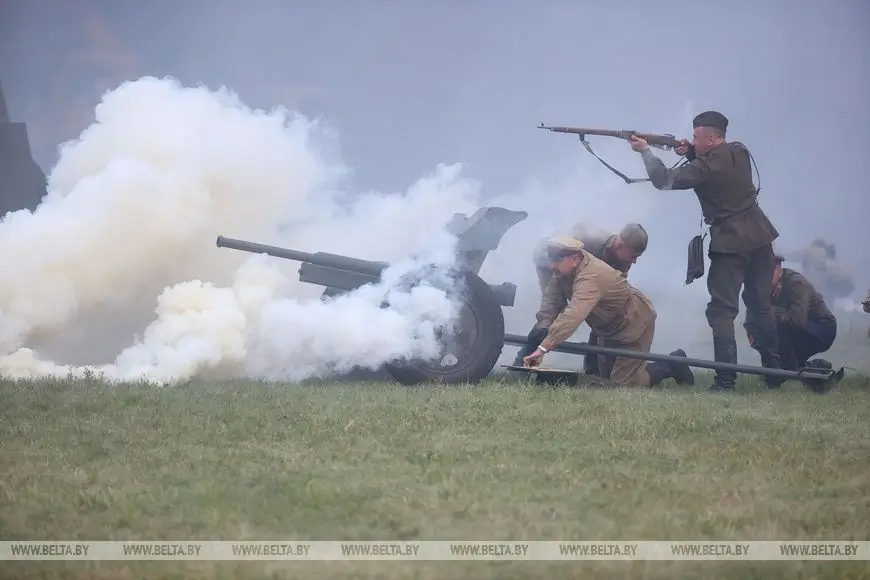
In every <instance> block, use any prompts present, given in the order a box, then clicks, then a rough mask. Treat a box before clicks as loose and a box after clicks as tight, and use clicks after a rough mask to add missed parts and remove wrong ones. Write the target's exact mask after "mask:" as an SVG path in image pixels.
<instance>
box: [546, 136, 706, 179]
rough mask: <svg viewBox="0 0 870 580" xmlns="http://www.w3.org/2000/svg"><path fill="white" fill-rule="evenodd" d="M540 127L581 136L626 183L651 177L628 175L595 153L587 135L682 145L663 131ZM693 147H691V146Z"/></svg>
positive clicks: (664, 146)
mask: <svg viewBox="0 0 870 580" xmlns="http://www.w3.org/2000/svg"><path fill="white" fill-rule="evenodd" d="M538 129H546V130H548V131H553V132H555V133H569V134H572V135H577V136H578V137H580V142H581V143H583V147H585V148H586V150H587V151H588V152H589V153H590V155H592V156H593V157H595V158H596V159H597V160H598V161H600V162H601V163H602V165H604V166H605V167H606V168H608V169H609V170H610V171H612V172H613V173H615V174H616V175H618V176H619V177H621V178H622V179H623V180H624V181H625V182H626V183H639V182H642V181H649V178H645V179H634V178H631V177H628V176H626V175H625V174H624V173H622V172H621V171H619V170H618V169H616V168H615V167H613V166H612V165H610V164H609V163H607V162H606V161H605V160H604V159H602V158H601V157H599V156H598V155H596V154H595V152H594V151H593V150H592V147H591V146H590V145H589V142H588V141H587V140H586V136H587V135H598V136H601V137H616V138H617V139H625V140H626V141H629V140H631V137H632V136H636V137H640V138H641V139H644V140H645V141H646V142H647V143H649V144H650V147H655V148H656V149H661V150H663V151H673V150H674V149H676V148H677V147H679V146H680V141H679V140H678V139H677V138H676V137H675V136H674V135H669V134H666V133H665V134H662V133H640V132H638V131H623V130H614V129H586V128H580V127H548V126H546V125H544V124H543V123H541V124H540V125H539V126H538ZM690 149H691V147H690ZM682 161H683V160H682V159H681V160H680V161H677V164H675V165H674V167H676V166H677V165H678V164H679V163H681V162H682Z"/></svg>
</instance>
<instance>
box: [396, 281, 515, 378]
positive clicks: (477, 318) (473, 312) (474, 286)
mask: <svg viewBox="0 0 870 580" xmlns="http://www.w3.org/2000/svg"><path fill="white" fill-rule="evenodd" d="M461 276H462V278H463V280H461V283H463V285H464V287H465V304H464V305H463V308H462V311H461V313H460V319H459V324H458V325H457V326H458V332H456V333H454V334H451V335H450V336H448V337H447V339H446V340H445V343H444V348H443V351H442V356H441V358H440V359H438V360H434V361H413V362H410V363H392V364H387V365H385V366H386V368H387V370H388V371H389V373H390V374H391V375H392V376H393V378H394V379H396V380H397V381H399V382H400V383H402V384H403V385H417V384H420V383H428V382H434V383H446V384H462V383H478V382H480V381H482V380H483V379H485V378H486V377H487V376H488V375H489V373H490V372H491V371H492V369H493V367H494V366H495V363H496V362H498V357H499V356H501V351H502V348H503V347H504V313H503V312H502V309H501V306H500V305H499V304H498V300H497V299H496V296H495V294H494V293H493V291H492V289H490V287H489V285H488V284H487V283H486V282H484V281H483V280H482V279H481V278H480V276H478V275H477V274H475V273H474V272H470V271H465V272H463V273H462V274H461Z"/></svg>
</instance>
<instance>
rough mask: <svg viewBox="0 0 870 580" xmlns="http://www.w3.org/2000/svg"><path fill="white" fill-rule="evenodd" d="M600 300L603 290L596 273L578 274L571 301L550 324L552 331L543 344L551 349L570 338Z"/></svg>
mask: <svg viewBox="0 0 870 580" xmlns="http://www.w3.org/2000/svg"><path fill="white" fill-rule="evenodd" d="M599 300H601V290H600V289H599V284H598V280H597V279H596V278H595V274H593V273H588V274H582V273H581V274H580V275H579V276H577V277H576V278H575V279H574V287H573V288H572V293H571V301H570V302H569V303H568V306H566V307H565V309H564V310H562V312H561V313H560V314H559V316H557V317H556V319H555V320H554V321H553V323H552V324H551V325H550V332H549V334H547V338H545V339H544V341H543V342H542V343H541V346H543V347H544V348H545V349H547V350H550V349H552V348H554V347H556V346H558V345H560V344H562V343H563V342H565V341H566V340H568V339H569V338H570V337H571V335H572V334H574V333H575V332H577V329H578V328H580V325H581V324H583V321H584V320H586V317H587V316H589V313H590V312H592V309H593V308H595V305H596V304H598V301H599Z"/></svg>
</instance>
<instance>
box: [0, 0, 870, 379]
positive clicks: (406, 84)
mask: <svg viewBox="0 0 870 580" xmlns="http://www.w3.org/2000/svg"><path fill="white" fill-rule="evenodd" d="M0 11H2V12H0V80H2V82H3V90H4V93H5V96H6V99H7V103H8V107H9V113H10V116H11V118H12V120H17V121H26V122H27V123H28V130H29V133H30V138H31V145H32V147H33V150H34V155H35V157H36V159H37V161H38V162H39V163H40V165H42V167H43V168H44V169H45V171H46V173H48V172H49V171H50V170H51V168H52V167H53V165H54V163H55V162H56V160H57V146H58V145H59V144H60V143H62V142H63V141H65V140H68V139H73V138H75V137H77V136H78V135H79V134H80V132H81V131H82V130H83V129H84V128H86V127H87V126H88V124H89V123H90V122H91V120H92V118H93V110H94V107H95V106H96V104H97V103H98V102H99V99H100V97H101V95H102V94H103V93H104V92H105V91H107V90H111V89H114V88H115V87H117V86H118V85H119V84H120V83H121V82H122V81H124V80H133V79H136V78H139V77H140V76H143V75H155V76H163V75H170V76H173V77H175V78H177V79H179V80H180V81H181V82H182V83H183V84H184V85H187V86H196V85H198V84H200V83H203V84H206V85H208V86H209V87H211V88H218V87H219V86H221V85H225V86H227V87H229V88H231V89H232V90H233V91H235V92H237V93H238V94H239V95H240V97H241V98H242V100H243V101H244V102H245V103H246V104H248V105H250V106H255V107H262V108H266V109H269V108H271V107H272V106H274V105H278V104H281V105H285V106H287V107H290V108H294V109H297V110H299V111H301V112H302V113H303V114H305V115H306V116H310V117H314V118H322V120H323V121H324V122H326V123H327V124H328V125H329V126H330V127H332V128H333V129H334V131H335V132H336V133H337V135H338V140H339V142H340V144H341V156H342V159H343V161H344V162H345V163H346V164H347V165H349V166H350V167H351V168H352V169H353V176H352V183H353V187H354V190H355V191H357V192H361V193H364V192H368V191H382V192H401V191H404V190H405V189H406V188H407V187H408V186H409V185H410V184H412V183H413V182H415V181H416V180H417V179H419V178H420V177H421V176H422V175H425V174H427V173H429V172H431V171H433V169H434V167H435V166H436V165H437V164H438V163H457V162H458V163H462V164H464V166H465V169H464V172H465V174H466V175H467V176H469V177H472V178H473V179H476V180H478V181H479V182H480V183H481V187H482V192H483V194H484V196H485V197H486V198H487V199H488V200H490V201H491V202H492V203H493V204H496V205H503V206H504V207H507V208H509V209H514V210H524V211H528V212H529V213H530V217H529V219H528V220H526V221H525V222H522V223H520V224H519V225H518V226H516V227H514V228H513V229H512V230H510V231H509V232H508V234H507V235H506V236H505V238H504V240H503V243H502V246H501V247H500V249H499V250H498V251H497V252H496V253H495V254H491V256H490V258H489V259H488V260H487V263H486V264H485V265H484V269H483V271H482V274H483V276H484V277H485V278H486V279H487V281H489V282H491V283H500V282H502V281H512V282H514V283H516V284H518V286H519V290H518V299H517V305H516V307H515V308H512V309H511V308H508V309H505V314H506V318H507V329H508V332H515V333H520V334H525V333H526V332H527V331H528V330H529V328H530V326H531V325H532V323H533V322H534V312H535V310H536V307H537V300H538V297H539V296H538V289H537V283H536V281H535V278H534V267H533V265H532V263H531V252H532V249H533V247H534V245H535V243H536V242H537V241H538V239H539V238H540V237H541V236H543V235H546V234H547V233H549V231H551V230H552V229H553V228H556V227H562V226H566V225H570V224H572V223H573V222H576V221H581V220H582V221H588V222H591V223H593V224H595V225H598V226H601V227H607V228H613V229H616V228H619V227H620V226H621V225H622V224H624V223H626V222H628V221H640V222H642V223H643V224H644V225H645V227H646V228H647V229H648V231H649V233H650V247H649V250H648V251H647V253H646V255H644V256H643V257H642V258H641V259H640V261H639V262H638V264H636V265H635V266H634V267H633V268H632V271H631V275H630V281H631V282H632V283H633V284H634V285H636V286H638V287H639V288H640V289H642V290H643V291H644V292H646V293H647V294H648V295H649V296H650V297H651V298H652V299H653V301H654V303H655V305H656V307H657V309H658V311H659V318H658V323H657V334H656V341H655V343H654V346H653V348H654V350H655V351H659V352H667V351H670V350H672V349H674V348H677V347H679V346H681V347H683V348H685V349H686V350H687V352H688V353H689V356H696V357H701V358H712V346H711V341H710V339H709V333H710V331H709V329H708V327H707V323H706V320H705V318H704V306H705V304H706V301H707V292H706V287H705V284H706V279H701V280H698V281H695V282H694V283H693V284H692V285H690V286H688V287H687V286H684V285H683V281H684V277H685V267H686V245H687V243H688V241H689V239H690V238H691V236H693V235H695V234H696V233H698V231H699V222H700V209H699V207H698V203H697V199H696V198H695V196H694V193H693V192H691V191H688V192H659V191H657V190H655V189H654V188H653V187H652V186H651V185H649V184H648V183H642V184H634V185H627V184H625V183H623V182H622V181H621V180H620V179H619V178H618V177H617V176H616V175H614V174H612V173H611V172H610V171H609V170H608V169H606V168H605V167H603V166H602V165H601V164H600V163H599V162H598V161H597V160H595V159H594V158H593V157H591V156H590V155H589V154H588V153H586V151H585V150H584V149H583V148H582V146H581V144H580V143H579V141H578V140H577V139H576V138H572V136H568V135H561V134H555V133H549V132H544V131H540V130H538V129H536V128H535V126H536V125H538V124H539V123H540V122H544V123H545V124H547V125H575V126H586V127H595V128H612V129H633V130H638V131H647V132H664V133H674V134H676V135H677V137H684V136H685V137H689V136H690V135H691V119H692V117H693V116H694V115H695V114H697V113H698V112H701V111H704V110H707V109H716V110H719V111H721V112H723V113H724V114H725V115H726V116H727V117H728V118H729V119H730V125H729V130H728V138H729V140H739V141H742V142H744V143H746V144H747V145H748V147H749V148H750V150H751V152H752V153H753V155H754V157H755V160H756V162H757V163H758V166H759V170H760V173H761V186H762V187H761V195H760V203H761V206H762V208H763V209H764V210H765V211H766V212H767V214H768V215H769V216H770V218H771V220H772V221H773V222H774V224H775V225H776V227H777V228H778V230H779V231H780V234H781V235H780V238H779V240H778V241H777V242H776V247H777V248H780V247H800V246H805V245H807V244H809V243H810V242H811V241H812V240H813V239H815V238H817V237H822V238H825V239H826V240H827V241H828V242H830V243H834V244H835V245H836V246H837V254H838V260H840V261H842V262H844V263H848V264H850V265H851V266H852V267H853V268H854V272H855V286H856V290H855V292H854V295H853V296H852V298H853V300H856V301H857V300H861V299H862V297H863V296H864V294H865V293H866V290H867V288H868V286H870V273H868V271H867V268H866V264H868V248H870V231H868V228H867V220H868V218H867V215H868V211H867V210H868V206H870V202H868V195H867V185H866V176H865V167H866V165H867V164H866V143H865V136H866V135H868V134H870V113H868V107H867V98H868V97H867V95H868V89H870V73H868V71H870V40H868V34H867V31H868V30H870V4H868V3H867V2H866V1H864V0H833V1H832V2H828V3H822V2H811V1H809V0H798V1H794V2H789V3H785V2H746V1H736V2H730V3H727V4H722V3H721V2H708V1H700V2H693V3H676V2H655V3H651V2H637V1H630V2H623V3H619V5H617V4H615V3H609V4H608V3H603V2H582V1H579V0H577V1H570V2H569V1H567V0H564V1H547V0H543V1H540V2H531V1H525V2H518V1H513V0H505V1H503V2H498V3H496V2H483V1H477V2H471V1H460V0H447V1H443V2H437V3H435V2H407V1H406V2H400V1H398V0H371V1H367V2H351V1H349V0H348V1H323V2H310V1H306V2H296V1H289V0H286V1H271V0H258V1H257V2H251V3H244V4H243V3H240V2H226V1H213V0H210V1H208V2H203V1H199V0H186V1H184V2H179V3H175V2H166V1H155V2H151V3H148V4H147V5H142V4H136V5H134V4H128V3H117V2H95V1H90V0H79V1H77V2H60V1H44V0H35V1H30V2H26V3H25V2H14V1H12V0H0ZM591 143H592V146H593V148H594V149H595V151H596V153H598V154H599V155H601V156H602V157H603V158H604V159H605V160H607V161H608V162H609V163H611V164H612V165H614V166H615V167H617V168H618V169H620V170H621V171H622V172H623V173H626V174H627V175H629V176H631V177H643V176H644V173H643V164H642V162H641V160H640V156H639V155H637V154H635V153H633V152H631V151H630V149H629V146H628V144H627V143H625V142H623V141H619V140H610V139H604V138H598V139H596V138H591ZM658 154H659V155H660V157H662V158H663V159H664V161H665V162H666V163H667V164H668V165H670V164H672V163H673V162H675V161H676V160H677V157H676V156H675V155H673V154H671V153H663V152H661V153H658ZM254 197H255V193H252V198H254ZM397 227H400V224H397ZM228 235H231V233H228ZM339 249H340V248H339ZM358 250H359V251H358ZM215 251H216V252H218V251H221V250H217V249H215ZM331 251H335V248H331ZM344 253H347V254H349V255H354V256H357V257H363V258H370V259H377V256H370V255H363V254H364V253H365V251H364V249H360V248H357V247H353V246H351V247H347V248H346V249H345V250H344ZM788 265H790V266H792V267H797V268H799V265H795V264H788ZM828 304H829V306H831V307H833V300H831V299H828ZM152 308H153V305H152ZM742 310H743V307H742V305H741V316H740V319H742ZM837 315H838V318H839V320H840V337H839V338H838V342H837V345H836V349H835V350H836V353H838V354H836V356H832V357H830V358H836V359H837V360H838V361H839V362H845V363H848V364H850V365H852V366H862V364H864V363H865V361H866V359H867V356H866V355H867V352H868V347H870V341H868V338H867V326H868V323H870V320H868V319H870V317H868V316H867V315H865V314H862V313H859V314H852V315H850V314H848V313H845V312H840V311H838V312H837ZM738 324H739V321H738ZM587 333H588V329H587V328H585V327H584V328H583V329H581V331H580V333H579V334H578V337H580V338H585V336H586V335H587ZM737 334H738V340H741V341H742V342H741V343H740V344H741V353H740V355H741V360H742V361H746V362H757V360H758V359H757V355H756V354H755V353H754V352H752V351H749V349H748V348H747V347H746V343H745V340H744V337H743V332H742V329H741V328H740V327H739V326H738V328H737ZM95 341H96V342H95V343H94V344H91V345H90V346H89V348H98V346H99V345H98V342H99V341H97V340H96V339H95ZM108 350H109V351H112V350H117V349H116V348H114V346H113V348H109V349H108ZM514 352H515V349H514V348H513V347H507V348H506V349H505V355H504V357H503V359H504V360H503V361H502V362H505V363H507V362H510V359H512V358H513V354H514ZM79 355H81V356H88V355H90V353H84V352H83V351H79V353H78V355H77V356H79ZM107 356H109V355H107ZM556 360H558V359H557V358H550V359H548V361H547V362H548V363H550V364H552V363H554V362H556ZM562 360H565V361H571V364H574V365H579V364H580V363H579V360H572V359H571V358H567V359H562ZM865 366H866V365H865Z"/></svg>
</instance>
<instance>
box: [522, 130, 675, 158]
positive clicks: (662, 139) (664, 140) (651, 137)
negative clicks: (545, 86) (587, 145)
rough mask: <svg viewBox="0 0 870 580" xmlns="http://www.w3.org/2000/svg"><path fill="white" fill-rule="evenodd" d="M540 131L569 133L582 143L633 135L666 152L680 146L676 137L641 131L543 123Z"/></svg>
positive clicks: (627, 137)
mask: <svg viewBox="0 0 870 580" xmlns="http://www.w3.org/2000/svg"><path fill="white" fill-rule="evenodd" d="M538 129H546V130H548V131H553V132H555V133H569V134H572V135H578V136H579V137H580V139H581V140H582V141H585V140H586V135H597V136H600V137H615V138H617V139H625V140H626V141H628V140H630V139H631V136H632V135H635V136H637V137H640V138H641V139H644V140H646V142H647V143H649V144H650V145H652V146H653V147H657V148H659V149H664V150H666V151H668V150H671V149H675V148H676V147H678V146H679V145H680V142H679V141H678V140H677V138H676V137H675V136H674V135H669V134H662V133H641V132H639V131H625V130H616V129H586V128H581V127H548V126H546V125H544V124H543V123H541V124H540V125H539V126H538Z"/></svg>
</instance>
